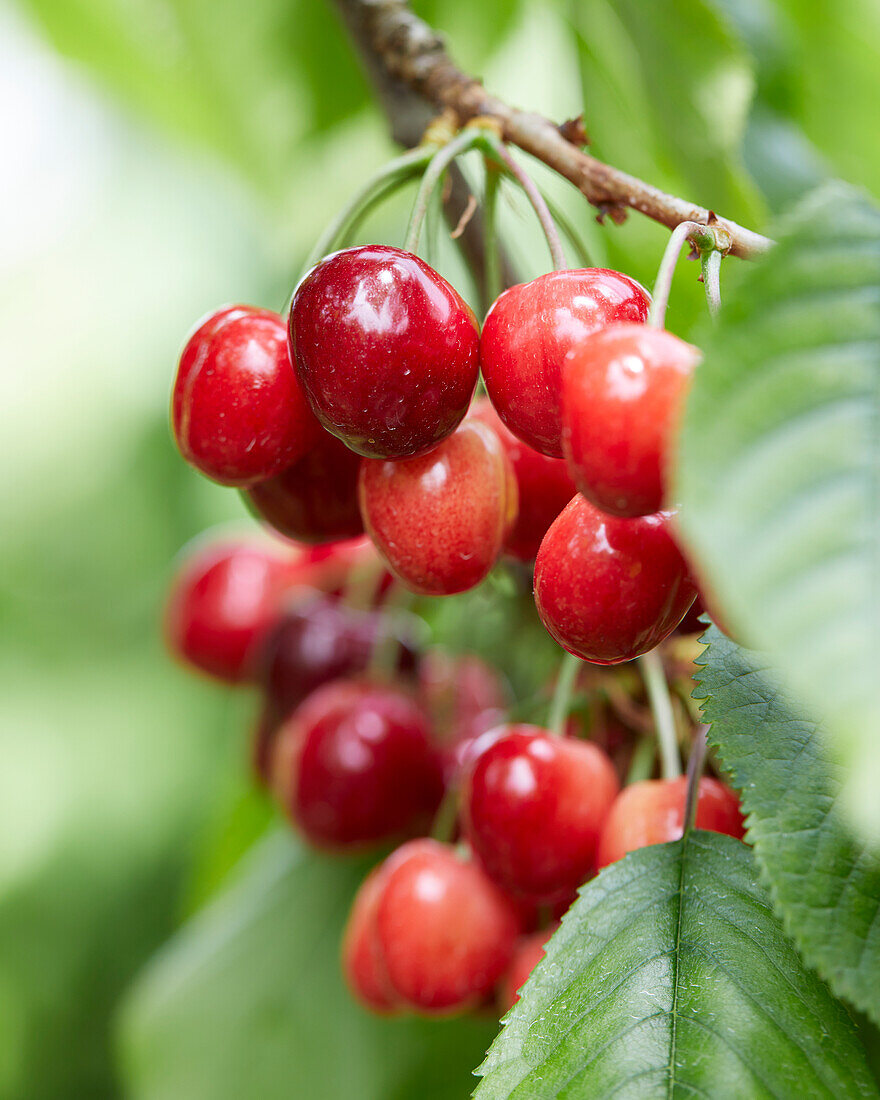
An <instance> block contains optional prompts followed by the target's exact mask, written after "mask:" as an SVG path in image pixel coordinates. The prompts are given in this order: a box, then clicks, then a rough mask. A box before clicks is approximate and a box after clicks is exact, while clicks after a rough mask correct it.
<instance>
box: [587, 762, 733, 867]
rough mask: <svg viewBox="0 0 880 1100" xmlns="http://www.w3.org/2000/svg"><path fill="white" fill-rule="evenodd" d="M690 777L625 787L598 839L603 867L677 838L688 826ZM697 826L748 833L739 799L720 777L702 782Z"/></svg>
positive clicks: (729, 833)
mask: <svg viewBox="0 0 880 1100" xmlns="http://www.w3.org/2000/svg"><path fill="white" fill-rule="evenodd" d="M686 793H687V778H686V777H685V776H681V778H679V779H645V780H643V781H642V782H640V783H632V784H631V785H630V786H629V787H625V788H624V789H623V790H622V791H621V792H620V794H619V795H618V797H617V800H616V801H615V803H614V805H613V806H612V807H611V812H610V813H609V814H608V817H607V818H606V820H605V826H604V828H603V830H602V836H601V837H600V839H599V852H598V859H599V866H600V867H607V866H608V864H609V863H614V862H615V861H616V860H618V859H623V857H624V856H625V855H626V853H627V852H632V851H635V849H636V848H645V847H647V845H649V844H665V843H666V841H668V840H678V838H679V837H680V836H681V834H682V829H683V826H684V803H685V796H686ZM696 827H697V828H698V829H709V830H711V831H712V832H716V833H726V834H727V835H728V836H732V837H736V839H737V840H741V839H742V836H743V833H744V831H745V829H744V825H743V818H742V813H741V811H740V808H739V798H738V796H737V794H736V792H735V791H732V790H731V789H730V787H727V786H725V784H724V783H719V781H718V780H717V779H708V778H706V779H701V780H700V790H699V795H698V797H697V816H696Z"/></svg>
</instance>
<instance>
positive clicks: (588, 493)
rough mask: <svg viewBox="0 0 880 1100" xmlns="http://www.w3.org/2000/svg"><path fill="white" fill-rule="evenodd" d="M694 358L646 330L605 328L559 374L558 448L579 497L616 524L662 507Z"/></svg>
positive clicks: (686, 348)
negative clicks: (614, 518)
mask: <svg viewBox="0 0 880 1100" xmlns="http://www.w3.org/2000/svg"><path fill="white" fill-rule="evenodd" d="M699 359H700V353H699V351H697V349H696V348H695V347H693V346H692V345H691V344H686V343H685V342H684V341H683V340H679V339H678V337H677V336H673V335H671V333H668V332H663V331H662V330H661V329H655V328H649V327H648V326H647V325H635V324H625V325H609V326H608V327H607V328H603V329H599V330H597V331H596V332H593V333H591V334H590V335H589V336H587V337H586V338H585V339H583V340H581V341H579V343H578V344H577V345H576V346H575V347H574V348H573V349H572V351H571V354H570V356H569V357H568V359H567V360H566V363H565V366H564V367H563V371H562V424H563V429H562V446H563V450H564V451H565V458H566V461H567V462H568V468H569V470H570V471H571V473H572V476H573V477H574V479H575V481H576V482H577V487H578V489H580V491H581V492H582V493H583V494H584V496H585V497H586V498H587V499H588V500H591V501H592V502H593V504H595V505H596V506H597V507H599V508H601V509H602V510H603V511H604V512H608V513H610V514H611V515H614V516H647V515H651V514H652V513H654V512H659V511H660V509H661V508H663V507H664V505H665V504H666V503H667V495H668V494H667V470H668V466H669V458H670V454H671V451H672V447H673V442H674V436H675V433H676V432H677V430H678V426H679V422H680V419H681V413H682V411H683V407H684V400H685V397H686V395H687V388H688V385H689V383H690V380H691V375H692V374H693V371H694V368H695V367H696V365H697V363H698V362H699Z"/></svg>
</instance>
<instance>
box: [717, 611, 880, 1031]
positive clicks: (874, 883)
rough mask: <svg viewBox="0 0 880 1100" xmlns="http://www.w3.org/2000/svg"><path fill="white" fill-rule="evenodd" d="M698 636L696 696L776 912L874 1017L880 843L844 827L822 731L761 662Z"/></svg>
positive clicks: (879, 957) (837, 987)
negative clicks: (702, 648) (703, 644)
mask: <svg viewBox="0 0 880 1100" xmlns="http://www.w3.org/2000/svg"><path fill="white" fill-rule="evenodd" d="M707 638H708V641H709V646H708V648H707V650H706V652H705V653H704V655H703V656H702V658H701V659H700V664H701V665H702V667H701V668H700V669H699V671H698V673H697V681H698V684H699V687H698V690H697V692H696V695H697V696H700V697H705V702H704V704H703V714H704V716H705V719H706V721H707V722H710V723H711V730H710V733H709V740H710V742H711V744H713V745H714V746H715V747H716V748H717V751H718V756H719V759H720V761H721V763H722V765H723V766H724V768H725V770H726V771H728V772H730V774H731V776H732V777H733V781H734V786H735V787H736V788H737V790H739V791H740V792H741V795H742V804H743V809H744V810H745V812H746V814H748V825H749V840H750V841H751V842H752V843H753V844H754V846H755V854H756V856H757V858H758V862H759V863H760V864H761V865H762V867H763V868H764V870H765V872H766V876H767V879H768V881H769V884H770V892H771V894H772V897H773V902H774V905H775V907H776V910H777V912H778V913H779V914H780V916H781V917H782V919H783V922H784V924H785V928H786V931H787V932H788V933H789V935H790V936H791V937H792V938H793V939H794V941H795V943H796V944H797V946H798V949H799V950H800V952H801V954H802V955H803V957H804V959H805V961H806V962H807V963H808V964H809V965H810V966H813V967H814V968H815V969H816V970H817V971H818V972H819V974H820V975H821V976H822V977H823V978H824V979H825V981H827V982H828V983H829V984H830V985H831V988H832V989H833V990H834V992H835V993H836V994H837V995H838V996H839V997H845V998H846V999H847V1000H849V1001H851V1002H852V1003H853V1004H854V1005H856V1006H857V1007H858V1008H860V1009H862V1010H863V1011H865V1012H867V1013H868V1014H869V1015H870V1016H871V1017H873V1019H874V1020H875V1021H880V985H878V982H877V975H878V974H880V936H878V935H877V932H876V929H877V928H878V926H880V849H877V848H871V847H868V846H867V845H865V844H864V843H862V842H861V841H860V840H859V839H858V838H857V837H855V836H854V835H853V833H852V830H851V829H850V828H849V827H848V823H847V822H846V820H845V819H844V817H843V816H842V814H841V811H840V807H839V806H838V805H837V802H838V799H839V796H840V791H841V787H842V785H843V780H842V776H841V774H840V769H839V768H837V767H834V766H833V765H832V764H831V763H830V761H829V760H828V757H827V747H826V745H825V743H824V737H823V734H822V731H821V730H820V729H818V728H817V727H816V724H815V723H814V722H811V721H810V720H809V719H808V718H806V717H805V716H804V715H803V714H801V713H799V711H798V709H797V708H796V707H794V706H792V705H791V703H790V702H789V701H788V700H787V699H786V698H785V696H784V694H783V693H782V691H781V689H780V686H779V683H778V677H777V676H776V675H775V674H774V673H773V671H772V670H771V669H769V668H768V667H767V662H766V660H763V659H762V658H761V657H760V655H759V654H756V653H749V652H746V651H745V650H743V649H740V648H739V647H738V646H736V645H734V643H733V642H731V641H730V639H729V638H726V637H725V636H724V635H723V634H721V633H720V632H719V631H718V630H716V629H715V628H714V627H713V628H712V629H711V630H710V631H709V633H708V635H707Z"/></svg>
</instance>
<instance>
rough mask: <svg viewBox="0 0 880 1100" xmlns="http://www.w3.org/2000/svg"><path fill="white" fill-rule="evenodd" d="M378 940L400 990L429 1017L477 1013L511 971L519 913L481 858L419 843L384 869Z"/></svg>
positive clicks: (392, 858) (433, 843)
mask: <svg viewBox="0 0 880 1100" xmlns="http://www.w3.org/2000/svg"><path fill="white" fill-rule="evenodd" d="M382 875H383V879H384V888H383V889H382V891H381V895H380V898H379V903H378V907H377V913H376V928H377V941H378V946H379V951H380V955H381V958H382V959H383V960H384V963H385V969H386V972H387V975H388V979H389V982H390V984H391V987H392V989H393V990H394V992H395V993H396V994H397V996H398V997H399V999H400V1000H401V1001H403V1002H405V1003H406V1004H407V1005H409V1006H410V1007H411V1008H414V1009H417V1010H419V1011H421V1012H426V1013H434V1012H450V1011H455V1010H461V1009H465V1008H468V1007H471V1006H473V1005H475V1004H477V1003H479V1001H481V1000H482V999H483V998H484V997H485V996H486V995H487V994H488V993H489V992H490V991H491V990H492V988H493V987H494V985H495V983H496V982H497V981H498V979H499V978H500V977H501V976H502V974H503V973H504V971H505V970H506V969H507V967H508V966H509V964H510V960H511V958H512V956H513V950H514V945H515V943H516V937H517V933H518V932H519V924H518V920H517V915H516V910H515V909H514V907H513V906H512V904H511V903H510V901H509V900H508V899H507V898H506V897H505V896H504V894H503V892H502V891H501V890H500V889H499V888H498V887H497V886H496V885H495V884H494V883H493V882H492V881H491V879H489V878H488V877H487V875H486V874H485V872H484V871H483V870H482V869H481V868H480V867H479V865H478V864H477V863H475V862H474V861H473V859H471V858H468V857H467V856H465V855H460V854H458V853H457V852H456V851H455V849H454V848H452V847H451V846H449V845H447V844H440V843H439V842H438V841H435V840H413V841H410V842H409V843H408V844H405V845H403V847H402V848H399V849H398V850H397V851H396V852H395V853H394V854H393V855H392V856H390V857H389V859H388V860H387V862H386V864H385V866H384V868H383V872H382Z"/></svg>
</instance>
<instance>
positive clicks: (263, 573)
mask: <svg viewBox="0 0 880 1100" xmlns="http://www.w3.org/2000/svg"><path fill="white" fill-rule="evenodd" d="M296 569H297V562H296V558H295V557H294V556H292V555H288V556H285V555H284V554H283V553H281V552H279V551H276V550H275V549H274V548H272V547H270V546H267V545H266V543H264V542H261V541H257V540H253V541H251V542H245V541H229V540H227V541H223V542H215V543H211V544H208V545H203V546H200V547H199V548H198V549H196V550H195V551H193V552H191V553H189V554H188V555H187V556H186V557H185V558H184V560H183V563H182V565H181V566H180V568H179V570H178V572H177V575H176V577H175V578H174V581H173V582H172V586H171V590H170V592H169V595H168V602H167V605H166V609H165V634H166V638H167V640H168V645H169V647H170V649H171V651H172V653H174V654H175V655H176V656H177V657H180V658H182V659H183V660H184V661H186V662H187V663H188V664H190V665H194V666H195V667H196V668H198V669H200V670H201V671H202V672H207V673H208V675H210V676H214V677H216V678H217V679H219V680H226V681H228V682H229V683H238V682H239V681H241V680H245V679H247V678H248V676H249V675H250V674H251V672H252V671H253V670H252V668H251V661H252V659H253V657H254V656H255V651H256V649H257V647H258V646H259V644H260V642H261V641H262V639H263V638H264V636H265V635H266V633H267V632H268V630H269V628H270V627H271V625H272V624H273V623H274V622H275V620H276V619H277V618H278V616H279V614H280V607H281V601H282V595H283V593H284V591H285V590H286V588H287V587H288V585H289V584H290V583H291V582H292V579H293V578H294V577H295V575H296Z"/></svg>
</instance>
